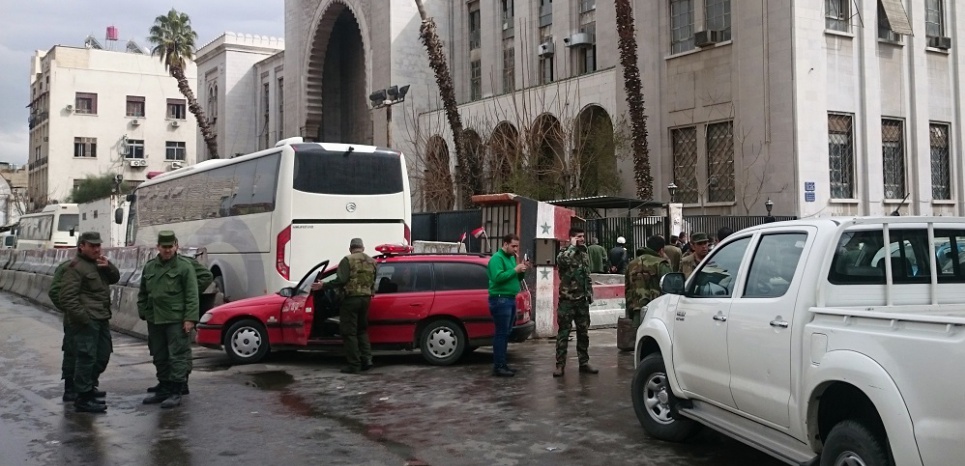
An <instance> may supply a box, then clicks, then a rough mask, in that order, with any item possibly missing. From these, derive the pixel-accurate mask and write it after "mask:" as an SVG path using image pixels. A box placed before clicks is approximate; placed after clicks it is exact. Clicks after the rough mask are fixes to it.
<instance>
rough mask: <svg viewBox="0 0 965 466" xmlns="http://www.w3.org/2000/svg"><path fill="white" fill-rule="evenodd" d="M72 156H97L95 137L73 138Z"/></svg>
mask: <svg viewBox="0 0 965 466" xmlns="http://www.w3.org/2000/svg"><path fill="white" fill-rule="evenodd" d="M74 157H85V158H95V157H97V138H74Z"/></svg>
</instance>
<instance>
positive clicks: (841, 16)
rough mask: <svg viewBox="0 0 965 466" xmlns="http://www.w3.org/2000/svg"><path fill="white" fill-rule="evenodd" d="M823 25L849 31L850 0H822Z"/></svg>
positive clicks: (835, 29)
mask: <svg viewBox="0 0 965 466" xmlns="http://www.w3.org/2000/svg"><path fill="white" fill-rule="evenodd" d="M824 27H826V28H827V29H830V30H832V31H842V32H848V31H850V30H851V0H824Z"/></svg>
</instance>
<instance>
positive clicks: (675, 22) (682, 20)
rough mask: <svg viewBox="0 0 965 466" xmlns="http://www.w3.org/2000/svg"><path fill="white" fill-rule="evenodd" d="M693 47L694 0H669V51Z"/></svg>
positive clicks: (682, 50) (686, 49) (678, 51)
mask: <svg viewBox="0 0 965 466" xmlns="http://www.w3.org/2000/svg"><path fill="white" fill-rule="evenodd" d="M693 48H694V1H693V0H670V53H672V54H673V53H681V52H686V51H688V50H693Z"/></svg>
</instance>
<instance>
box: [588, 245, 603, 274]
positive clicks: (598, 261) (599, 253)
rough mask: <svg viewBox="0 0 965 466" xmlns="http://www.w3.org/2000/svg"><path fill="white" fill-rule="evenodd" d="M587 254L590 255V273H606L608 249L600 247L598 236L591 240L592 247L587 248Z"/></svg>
mask: <svg viewBox="0 0 965 466" xmlns="http://www.w3.org/2000/svg"><path fill="white" fill-rule="evenodd" d="M586 252H587V254H589V255H590V271H591V272H593V273H606V265H607V252H606V248H604V247H603V246H600V240H599V239H598V238H597V237H596V236H594V237H593V238H592V239H590V246H589V247H588V248H586Z"/></svg>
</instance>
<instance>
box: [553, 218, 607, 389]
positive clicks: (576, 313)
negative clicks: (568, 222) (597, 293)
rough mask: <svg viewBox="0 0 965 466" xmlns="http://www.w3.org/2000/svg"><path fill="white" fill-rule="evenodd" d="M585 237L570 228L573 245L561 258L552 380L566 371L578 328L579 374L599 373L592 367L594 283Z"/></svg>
mask: <svg viewBox="0 0 965 466" xmlns="http://www.w3.org/2000/svg"><path fill="white" fill-rule="evenodd" d="M586 249H587V248H586V233H585V232H584V231H583V229H582V228H579V227H573V228H570V245H569V247H567V248H566V249H565V250H564V251H563V252H561V253H560V254H559V255H558V256H556V266H557V267H558V268H559V274H560V287H559V307H558V308H557V310H556V323H557V325H558V327H559V330H558V331H557V333H556V370H555V371H553V377H562V376H563V372H564V370H565V368H566V351H567V346H568V345H569V339H570V327H571V326H573V325H575V326H576V354H577V357H578V358H579V361H580V372H582V373H587V374H596V373H598V372H600V371H599V370H597V369H596V368H594V367H593V366H591V365H590V353H589V348H590V333H589V332H590V304H591V303H592V302H593V283H592V282H591V280H590V257H589V255H588V254H587V250H586Z"/></svg>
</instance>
